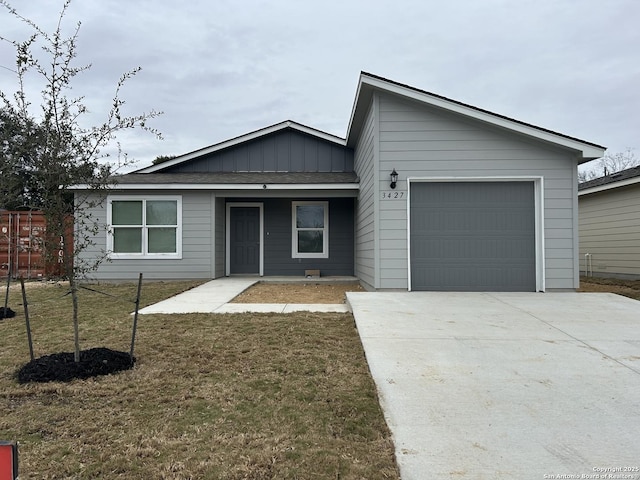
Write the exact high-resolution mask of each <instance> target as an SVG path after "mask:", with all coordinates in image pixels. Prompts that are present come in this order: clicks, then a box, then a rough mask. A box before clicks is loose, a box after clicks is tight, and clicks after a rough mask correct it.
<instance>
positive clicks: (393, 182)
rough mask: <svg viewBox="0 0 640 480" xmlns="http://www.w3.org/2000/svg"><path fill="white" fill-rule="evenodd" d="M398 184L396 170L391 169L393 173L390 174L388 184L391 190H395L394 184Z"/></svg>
mask: <svg viewBox="0 0 640 480" xmlns="http://www.w3.org/2000/svg"><path fill="white" fill-rule="evenodd" d="M397 182H398V172H396V169H395V168H394V169H393V172H391V183H390V184H389V186H390V187H391V188H396V183H397Z"/></svg>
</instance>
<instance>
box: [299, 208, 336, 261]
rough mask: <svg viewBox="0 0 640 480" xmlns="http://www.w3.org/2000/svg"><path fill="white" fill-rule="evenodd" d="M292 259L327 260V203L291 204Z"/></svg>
mask: <svg viewBox="0 0 640 480" xmlns="http://www.w3.org/2000/svg"><path fill="white" fill-rule="evenodd" d="M292 207H293V213H292V218H293V226H292V233H293V238H292V245H291V250H292V257H293V258H329V202H293V203H292Z"/></svg>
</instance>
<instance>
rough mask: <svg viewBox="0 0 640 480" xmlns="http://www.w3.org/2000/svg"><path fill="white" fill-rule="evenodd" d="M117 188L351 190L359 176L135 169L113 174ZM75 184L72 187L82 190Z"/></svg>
mask: <svg viewBox="0 0 640 480" xmlns="http://www.w3.org/2000/svg"><path fill="white" fill-rule="evenodd" d="M113 180H114V182H115V184H116V185H117V189H118V190H145V189H154V190H157V189H158V188H163V189H166V190H202V189H206V190H267V189H268V190H296V189H303V190H327V189H330V190H352V191H357V190H358V188H359V182H360V179H359V178H358V176H357V175H356V174H355V172H212V173H139V172H133V173H128V174H125V175H118V176H115V177H113ZM87 188H88V187H87V186H86V185H76V186H74V187H73V189H74V190H85V189H87Z"/></svg>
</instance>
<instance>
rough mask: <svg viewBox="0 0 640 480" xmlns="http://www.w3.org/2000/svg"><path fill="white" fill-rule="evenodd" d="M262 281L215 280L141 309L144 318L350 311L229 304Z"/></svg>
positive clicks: (346, 308) (335, 306) (344, 307)
mask: <svg viewBox="0 0 640 480" xmlns="http://www.w3.org/2000/svg"><path fill="white" fill-rule="evenodd" d="M259 281H260V279H259V278H242V277H222V278H217V279H215V280H211V281H210V282H207V283H205V284H203V285H200V286H198V287H196V288H193V289H191V290H187V291H186V292H183V293H180V294H178V295H176V296H175V297H171V298H168V299H166V300H163V301H161V302H158V303H155V304H153V305H149V306H148V307H145V308H142V309H140V311H139V313H140V314H141V315H145V314H153V313H178V314H179V313H246V312H260V313H271V312H273V313H291V312H300V311H305V312H338V313H342V312H349V311H350V310H349V306H348V305H346V304H321V303H308V304H296V303H229V302H230V301H231V300H233V299H234V298H235V297H237V296H238V295H240V294H241V293H242V292H244V291H245V290H246V289H247V288H249V287H251V286H252V285H253V284H255V283H257V282H259Z"/></svg>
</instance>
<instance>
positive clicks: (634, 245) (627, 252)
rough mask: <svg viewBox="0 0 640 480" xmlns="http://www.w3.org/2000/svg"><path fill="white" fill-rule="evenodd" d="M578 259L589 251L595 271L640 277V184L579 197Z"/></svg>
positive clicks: (602, 274)
mask: <svg viewBox="0 0 640 480" xmlns="http://www.w3.org/2000/svg"><path fill="white" fill-rule="evenodd" d="M579 216H580V257H579V258H580V261H581V265H580V267H581V269H582V270H583V271H584V255H585V254H587V253H590V254H591V263H592V268H593V272H594V274H595V275H600V276H614V277H615V276H625V277H626V276H629V277H640V186H638V185H630V186H628V187H619V188H613V189H610V190H605V191H602V192H597V193H592V194H589V195H582V196H580V197H579Z"/></svg>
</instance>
